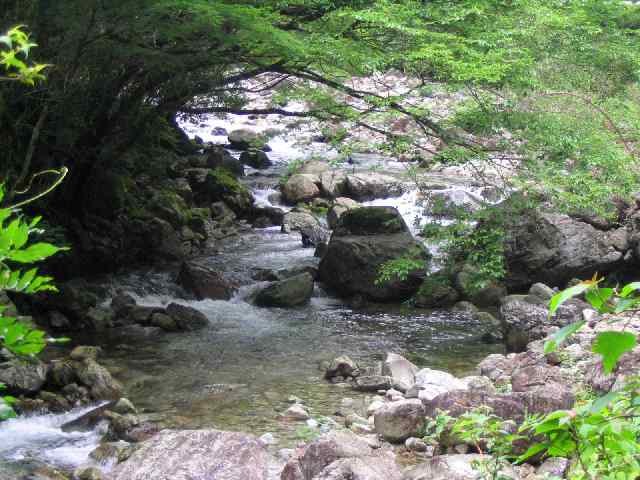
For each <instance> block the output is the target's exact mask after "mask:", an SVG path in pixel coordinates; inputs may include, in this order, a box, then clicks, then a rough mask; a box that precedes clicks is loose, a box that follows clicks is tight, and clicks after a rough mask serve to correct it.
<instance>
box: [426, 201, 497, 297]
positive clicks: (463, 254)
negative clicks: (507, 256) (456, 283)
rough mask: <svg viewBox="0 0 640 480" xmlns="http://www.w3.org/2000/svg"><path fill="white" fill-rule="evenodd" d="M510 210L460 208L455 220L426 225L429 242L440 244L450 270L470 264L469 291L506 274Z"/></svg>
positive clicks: (479, 288) (486, 284)
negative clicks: (505, 237) (506, 231)
mask: <svg viewBox="0 0 640 480" xmlns="http://www.w3.org/2000/svg"><path fill="white" fill-rule="evenodd" d="M508 216H509V213H507V211H506V210H505V208H504V206H502V207H501V208H498V207H493V206H491V205H486V206H485V207H483V208H481V209H480V210H477V211H475V212H471V211H466V210H464V209H459V210H458V212H457V215H456V216H455V218H454V219H453V221H451V222H441V221H438V220H433V221H431V222H430V223H427V224H426V225H425V226H424V227H423V235H424V237H425V238H426V239H427V241H429V242H431V243H434V244H437V245H439V247H440V251H441V254H442V255H443V261H444V263H445V265H446V267H447V268H448V269H456V268H459V266H461V265H468V266H469V267H471V268H470V269H469V275H470V278H469V281H468V282H467V285H466V288H468V290H469V293H473V292H478V291H480V290H482V289H483V288H486V287H488V286H489V285H491V284H492V283H495V282H499V281H500V280H502V278H503V277H504V275H505V273H506V271H505V264H504V245H503V242H504V235H505V227H504V222H505V221H506V219H507V218H508Z"/></svg>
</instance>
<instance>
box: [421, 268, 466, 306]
mask: <svg viewBox="0 0 640 480" xmlns="http://www.w3.org/2000/svg"><path fill="white" fill-rule="evenodd" d="M459 298H460V295H459V294H458V292H457V291H456V289H455V288H453V286H452V285H451V282H450V280H449V278H448V277H447V276H445V275H431V276H429V277H427V278H425V279H424V282H422V285H421V286H420V289H419V290H418V293H416V296H415V298H414V302H415V305H416V306H418V307H424V308H444V307H450V306H452V305H454V304H455V303H456V302H457V301H458V299H459Z"/></svg>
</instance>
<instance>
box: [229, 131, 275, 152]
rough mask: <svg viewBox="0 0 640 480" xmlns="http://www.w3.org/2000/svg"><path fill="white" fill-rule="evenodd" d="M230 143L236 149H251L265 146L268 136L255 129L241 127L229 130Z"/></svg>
mask: <svg viewBox="0 0 640 480" xmlns="http://www.w3.org/2000/svg"><path fill="white" fill-rule="evenodd" d="M228 138H229V144H230V145H231V148H232V149H234V150H249V149H250V148H264V146H265V145H266V143H267V142H266V138H265V137H264V136H263V135H260V134H259V133H257V132H254V131H253V130H248V129H246V128H240V129H238V130H233V131H232V132H229V135H228Z"/></svg>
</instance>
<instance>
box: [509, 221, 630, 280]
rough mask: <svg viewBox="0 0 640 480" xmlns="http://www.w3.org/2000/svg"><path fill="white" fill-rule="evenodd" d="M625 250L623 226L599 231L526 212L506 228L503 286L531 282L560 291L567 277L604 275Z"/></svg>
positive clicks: (627, 247)
mask: <svg viewBox="0 0 640 480" xmlns="http://www.w3.org/2000/svg"><path fill="white" fill-rule="evenodd" d="M628 249H629V239H628V233H627V231H626V229H624V228H620V229H617V230H612V231H602V230H598V229H596V228H594V227H593V226H592V225H589V224H588V223H585V222H582V221H580V220H576V219H575V218H572V217H569V216H567V215H560V214H555V213H542V212H537V211H530V212H528V213H527V214H525V215H519V216H518V218H517V222H513V223H512V224H511V225H509V226H508V228H507V235H506V242H505V260H506V267H507V275H506V279H505V281H506V284H507V288H509V290H519V289H520V290H521V289H524V288H528V287H529V286H530V285H531V284H532V283H535V282H543V283H545V284H547V285H551V286H561V287H562V286H564V284H565V283H566V282H568V281H569V280H571V279H572V278H590V277H591V276H592V275H593V274H594V273H596V272H598V273H600V274H604V275H606V274H607V273H608V272H611V271H612V270H615V269H616V268H617V267H619V266H620V265H621V264H622V262H623V259H624V255H625V252H626V251H627V250H628Z"/></svg>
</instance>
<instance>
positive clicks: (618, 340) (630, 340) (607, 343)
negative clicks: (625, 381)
mask: <svg viewBox="0 0 640 480" xmlns="http://www.w3.org/2000/svg"><path fill="white" fill-rule="evenodd" d="M637 342H638V339H637V338H636V336H635V335H634V334H633V333H629V332H602V333H600V334H598V336H597V337H596V340H595V342H594V344H593V352H594V353H599V354H600V355H602V366H603V368H604V371H605V372H606V373H611V372H612V371H613V369H614V368H615V366H616V364H617V363H618V359H619V358H620V357H621V356H622V355H623V354H624V353H626V352H628V351H631V350H633V349H634V348H635V346H636V344H637Z"/></svg>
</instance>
